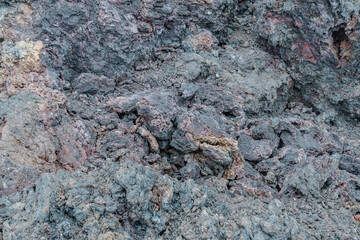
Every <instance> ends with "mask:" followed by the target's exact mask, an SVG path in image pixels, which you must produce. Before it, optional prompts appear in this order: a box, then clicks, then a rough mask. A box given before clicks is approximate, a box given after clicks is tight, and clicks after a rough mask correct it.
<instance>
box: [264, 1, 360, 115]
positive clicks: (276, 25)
mask: <svg viewBox="0 0 360 240" xmlns="http://www.w3.org/2000/svg"><path fill="white" fill-rule="evenodd" d="M267 2H268V3H267V4H266V5H264V7H262V8H260V9H259V11H258V16H259V17H258V18H257V19H258V33H259V36H260V37H261V38H262V39H263V40H264V42H265V45H266V46H267V47H268V49H269V51H271V52H272V53H273V54H276V55H278V56H280V57H281V58H282V59H283V60H284V61H285V62H286V63H287V65H288V67H289V69H290V71H291V72H292V76H293V78H294V80H295V83H296V88H297V89H298V91H300V92H301V95H302V97H303V98H304V101H306V102H307V103H308V104H310V105H312V106H314V107H315V108H316V109H317V110H318V111H322V110H324V109H325V108H329V107H334V106H335V107H336V108H337V109H338V110H339V111H340V112H341V113H345V114H348V115H349V118H352V119H353V120H356V121H357V120H358V119H359V112H358V106H359V71H360V68H359V66H360V65H359V61H358V59H359V51H358V49H359V47H360V45H359V42H360V41H359V38H360V32H359V29H360V22H359V20H360V16H359V10H360V6H359V4H358V2H357V1H316V2H312V1H301V2H300V1H292V0H291V1H283V2H278V1H267Z"/></svg>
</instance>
